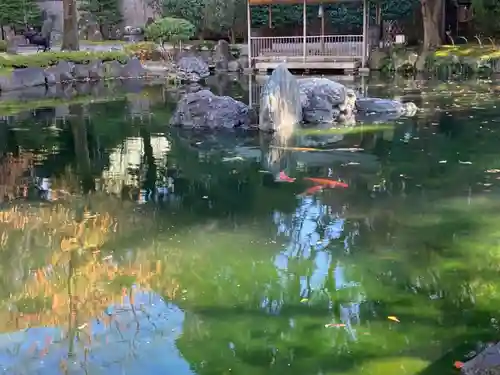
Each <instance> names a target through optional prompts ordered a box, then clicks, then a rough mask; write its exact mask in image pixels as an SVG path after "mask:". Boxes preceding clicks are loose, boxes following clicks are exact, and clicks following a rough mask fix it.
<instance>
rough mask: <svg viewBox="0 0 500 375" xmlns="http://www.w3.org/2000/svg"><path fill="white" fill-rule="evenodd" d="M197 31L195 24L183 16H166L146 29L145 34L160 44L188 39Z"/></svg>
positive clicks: (176, 42)
mask: <svg viewBox="0 0 500 375" xmlns="http://www.w3.org/2000/svg"><path fill="white" fill-rule="evenodd" d="M194 32H195V27H194V25H193V24H192V23H191V22H189V21H186V20H185V19H182V18H173V17H165V18H161V19H159V20H156V21H155V22H153V23H152V24H150V25H149V26H148V27H146V30H145V36H146V37H147V38H148V39H149V40H152V41H155V42H158V43H160V44H162V45H163V44H164V43H172V44H174V45H176V44H179V43H180V42H185V41H188V40H189V39H190V38H191V37H192V36H193V35H194Z"/></svg>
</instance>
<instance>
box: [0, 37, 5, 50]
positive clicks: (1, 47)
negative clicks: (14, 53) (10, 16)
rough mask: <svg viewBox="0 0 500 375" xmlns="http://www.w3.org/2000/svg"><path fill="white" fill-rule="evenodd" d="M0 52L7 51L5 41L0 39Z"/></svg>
mask: <svg viewBox="0 0 500 375" xmlns="http://www.w3.org/2000/svg"><path fill="white" fill-rule="evenodd" d="M0 52H7V41H5V40H0Z"/></svg>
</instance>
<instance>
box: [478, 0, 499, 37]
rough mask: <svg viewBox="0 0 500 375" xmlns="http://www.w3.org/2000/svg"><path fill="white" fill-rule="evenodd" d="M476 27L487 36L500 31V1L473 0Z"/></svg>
mask: <svg viewBox="0 0 500 375" xmlns="http://www.w3.org/2000/svg"><path fill="white" fill-rule="evenodd" d="M472 6H473V8H474V19H473V22H474V27H475V29H476V30H477V31H478V32H479V33H481V34H483V35H485V36H496V35H498V34H499V33H500V3H499V2H498V1H496V0H473V1H472Z"/></svg>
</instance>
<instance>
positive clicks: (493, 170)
mask: <svg viewBox="0 0 500 375" xmlns="http://www.w3.org/2000/svg"><path fill="white" fill-rule="evenodd" d="M486 173H500V169H488V170H487V171H486Z"/></svg>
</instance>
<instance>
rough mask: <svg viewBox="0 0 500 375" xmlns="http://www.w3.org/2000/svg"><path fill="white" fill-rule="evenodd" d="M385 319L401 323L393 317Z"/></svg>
mask: <svg viewBox="0 0 500 375" xmlns="http://www.w3.org/2000/svg"><path fill="white" fill-rule="evenodd" d="M387 319H389V320H392V321H393V322H398V323H401V322H400V321H399V319H398V318H396V317H395V316H388V317H387Z"/></svg>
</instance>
